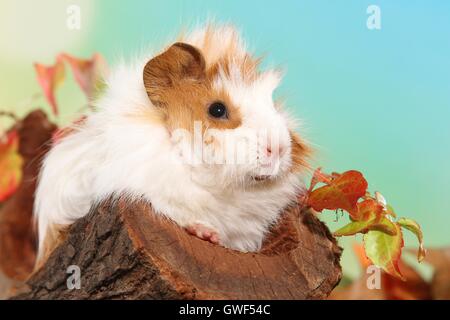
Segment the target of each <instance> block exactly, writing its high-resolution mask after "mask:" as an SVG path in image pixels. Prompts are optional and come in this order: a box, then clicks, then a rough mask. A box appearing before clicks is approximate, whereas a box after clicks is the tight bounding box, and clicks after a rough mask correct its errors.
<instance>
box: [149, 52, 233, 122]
mask: <svg viewBox="0 0 450 320" xmlns="http://www.w3.org/2000/svg"><path fill="white" fill-rule="evenodd" d="M215 77H216V74H214V73H213V72H207V70H206V69H205V62H204V58H203V56H202V54H201V53H200V52H199V51H198V50H197V49H196V48H194V47H192V46H190V45H188V44H184V43H176V44H174V45H173V46H171V47H170V48H169V49H168V50H167V51H165V52H164V53H162V54H161V55H159V56H157V57H155V58H153V59H152V60H150V61H149V62H148V63H147V65H146V66H145V68H144V84H145V87H146V90H147V94H148V96H149V98H150V100H151V101H152V103H153V104H154V105H156V106H158V107H161V110H162V111H163V113H164V118H165V122H166V124H167V126H168V129H169V131H172V130H175V129H186V130H189V131H192V130H193V128H194V122H195V121H201V123H202V125H203V127H202V128H203V130H206V129H208V128H217V129H234V128H237V127H239V126H240V125H241V115H240V112H239V109H238V108H237V107H236V106H234V105H233V103H232V102H231V99H230V97H229V96H228V94H227V93H226V92H224V91H217V90H216V89H214V88H213V81H214V79H215ZM217 101H220V102H223V103H224V104H225V105H226V106H227V109H228V119H215V118H213V117H210V116H209V115H208V107H209V106H210V105H211V104H212V103H214V102H217Z"/></svg>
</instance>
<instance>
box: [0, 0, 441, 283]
mask: <svg viewBox="0 0 450 320" xmlns="http://www.w3.org/2000/svg"><path fill="white" fill-rule="evenodd" d="M69 4H78V5H79V6H80V8H81V29H80V30H78V31H75V30H68V29H67V27H66V24H65V23H66V19H67V13H66V8H67V6H68V5H69ZM371 4H375V5H378V6H379V7H380V9H381V29H380V30H369V29H368V28H367V27H366V20H367V18H368V14H367V13H366V9H367V7H368V6H369V5H371ZM208 19H214V20H216V21H218V22H231V23H233V24H235V25H236V26H237V27H238V28H239V29H241V30H242V32H243V35H244V37H245V39H246V40H247V42H248V44H249V47H250V48H252V49H254V51H255V52H256V53H259V54H265V55H266V63H265V64H266V65H269V66H282V67H283V68H284V69H285V70H286V76H285V78H284V80H283V83H282V85H281V87H280V88H279V89H278V91H277V95H279V96H283V97H285V98H286V100H287V108H288V109H289V110H291V111H292V113H294V114H295V115H296V116H297V117H298V118H300V119H302V121H303V123H304V126H303V129H302V131H301V133H302V134H303V135H304V136H305V137H307V138H308V139H309V140H310V141H311V142H312V143H313V145H314V147H315V148H316V157H315V160H314V164H315V165H320V166H322V167H323V168H324V170H326V171H345V170H347V169H357V170H360V171H362V172H363V173H364V174H365V176H366V178H367V180H368V181H369V185H370V189H371V190H372V191H375V190H379V191H381V192H382V193H383V194H384V195H385V197H386V198H387V200H388V202H389V203H391V204H392V205H393V206H394V208H395V209H396V211H397V213H398V214H400V215H405V216H408V217H411V218H413V219H416V220H417V221H418V222H419V223H420V224H421V225H422V227H423V231H424V234H425V241H426V245H427V246H445V245H449V244H450V236H449V225H450V186H449V181H450V167H449V158H450V143H449V140H450V125H449V120H450V1H440V0H435V1H425V0H424V1H412V0H397V1H381V0H378V1H376V0H373V1H362V0H361V1H355V0H353V1H323V0H322V1H318V0H315V1H212V0H209V1H206V0H203V1H201V0H197V1H148V0H147V1H143V0H142V1H112V0H103V1H87V0H83V1H76V0H72V1H64V0H63V1H56V0H53V1H49V0H47V1H43V0H41V1H23V0H19V1H17V0H0V88H1V89H0V109H2V110H14V111H15V112H17V113H19V114H23V113H25V112H26V111H27V110H30V109H31V108H33V107H35V106H43V107H44V108H45V109H47V110H49V108H48V106H47V105H46V103H45V101H44V100H43V99H39V98H38V99H35V100H30V99H29V98H30V96H31V95H32V94H33V93H35V92H39V88H38V86H37V83H36V80H35V75H34V70H33V68H32V63H33V62H36V61H39V62H42V63H47V64H50V63H53V61H54V57H55V56H56V55H57V54H58V53H59V52H62V51H64V52H68V53H70V54H73V55H76V56H80V57H86V58H87V57H89V56H91V55H92V54H93V53H94V52H100V53H101V54H103V55H104V56H105V58H106V60H107V61H108V62H109V64H110V65H112V66H113V65H114V64H115V63H117V62H118V61H119V60H120V59H121V58H122V57H125V58H132V57H133V56H136V55H137V54H138V53H139V52H141V51H142V50H143V49H144V48H148V47H155V48H158V47H160V46H161V45H163V44H165V43H166V42H167V41H171V40H172V39H174V37H175V36H176V35H177V33H178V32H179V31H180V30H181V29H183V28H186V27H192V26H195V25H196V24H198V23H202V22H204V21H206V20H208ZM58 100H59V102H60V105H61V111H62V116H61V117H60V119H58V120H57V121H59V122H60V123H64V122H67V121H69V120H70V119H72V118H73V114H74V112H76V111H77V110H79V108H80V106H81V105H83V104H84V103H85V101H84V97H83V96H82V94H81V93H80V92H79V91H78V90H77V89H76V87H75V85H74V84H73V81H72V82H70V81H68V82H67V84H64V85H63V87H62V88H61V90H60V92H59V93H58ZM4 125H5V124H4ZM324 215H328V218H327V217H325V220H326V221H327V223H328V224H329V226H330V228H331V229H335V228H337V227H338V226H340V225H342V223H344V222H346V219H341V221H339V222H337V223H335V222H333V219H334V214H333V213H330V212H329V213H325V214H324ZM358 240H360V239H356V241H358ZM352 241H354V239H348V240H343V241H341V243H342V244H343V245H344V246H345V248H346V250H345V254H344V259H343V264H344V267H345V271H346V273H347V274H349V275H350V276H354V275H357V273H358V272H359V271H358V267H357V265H356V262H355V258H354V257H353V256H352V253H351V247H350V243H351V242H352ZM406 245H407V246H415V245H416V243H415V239H414V238H413V237H410V236H408V237H407V238H406ZM421 270H424V272H425V273H426V267H423V268H422V269H421Z"/></svg>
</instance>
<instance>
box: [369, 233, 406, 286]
mask: <svg viewBox="0 0 450 320" xmlns="http://www.w3.org/2000/svg"><path fill="white" fill-rule="evenodd" d="M394 226H395V228H396V234H395V235H393V236H392V235H389V234H386V233H385V232H383V231H378V230H371V231H369V232H368V233H366V234H365V235H364V249H365V252H366V255H367V257H368V258H369V259H370V261H372V263H373V264H375V265H376V266H378V267H380V268H382V269H383V270H384V271H386V272H387V273H388V274H390V275H392V276H394V277H397V278H399V279H401V280H405V279H404V277H403V275H402V274H401V272H400V269H399V266H398V263H399V259H400V257H401V252H402V248H403V235H402V232H401V230H400V226H399V225H397V224H394Z"/></svg>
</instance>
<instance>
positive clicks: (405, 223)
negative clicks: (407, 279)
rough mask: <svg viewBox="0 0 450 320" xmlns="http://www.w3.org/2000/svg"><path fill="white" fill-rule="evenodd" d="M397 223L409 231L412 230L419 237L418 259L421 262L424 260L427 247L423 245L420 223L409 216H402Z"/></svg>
mask: <svg viewBox="0 0 450 320" xmlns="http://www.w3.org/2000/svg"><path fill="white" fill-rule="evenodd" d="M397 223H398V224H399V225H400V226H401V227H403V228H405V229H408V230H409V231H411V232H412V233H414V234H415V235H416V237H417V239H418V240H419V250H418V252H417V260H418V261H419V262H422V260H423V259H424V258H425V255H426V251H425V248H424V247H423V234H422V229H420V226H419V224H418V223H417V222H416V221H414V220H412V219H408V218H400V219H398V221H397Z"/></svg>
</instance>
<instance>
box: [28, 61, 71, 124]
mask: <svg viewBox="0 0 450 320" xmlns="http://www.w3.org/2000/svg"><path fill="white" fill-rule="evenodd" d="M34 67H35V69H36V73H37V79H38V82H39V85H40V86H41V88H42V91H43V92H44V96H45V98H46V99H47V101H48V103H49V104H50V106H51V107H52V110H53V113H54V114H56V115H57V114H58V104H57V103H56V98H55V90H56V89H57V87H58V86H59V85H60V84H61V83H62V82H63V81H64V78H65V70H64V63H63V62H62V61H61V60H60V59H57V61H56V63H55V64H54V65H53V66H44V65H42V64H39V63H35V64H34Z"/></svg>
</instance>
